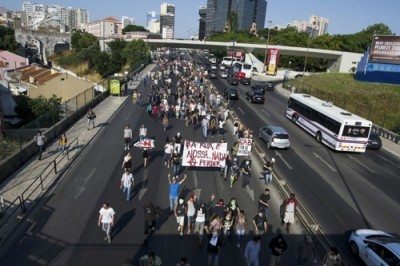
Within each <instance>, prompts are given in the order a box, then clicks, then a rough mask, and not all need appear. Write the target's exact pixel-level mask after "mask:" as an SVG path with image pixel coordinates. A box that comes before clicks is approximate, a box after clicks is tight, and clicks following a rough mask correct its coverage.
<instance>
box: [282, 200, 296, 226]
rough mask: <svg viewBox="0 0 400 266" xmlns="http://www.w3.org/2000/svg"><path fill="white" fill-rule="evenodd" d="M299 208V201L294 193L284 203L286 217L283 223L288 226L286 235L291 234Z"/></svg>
mask: <svg viewBox="0 0 400 266" xmlns="http://www.w3.org/2000/svg"><path fill="white" fill-rule="evenodd" d="M296 208H297V199H296V196H295V194H294V193H292V194H290V198H288V199H287V200H286V201H285V203H284V210H285V215H284V217H283V223H285V224H286V233H289V227H290V225H291V224H293V223H294V215H295V213H296Z"/></svg>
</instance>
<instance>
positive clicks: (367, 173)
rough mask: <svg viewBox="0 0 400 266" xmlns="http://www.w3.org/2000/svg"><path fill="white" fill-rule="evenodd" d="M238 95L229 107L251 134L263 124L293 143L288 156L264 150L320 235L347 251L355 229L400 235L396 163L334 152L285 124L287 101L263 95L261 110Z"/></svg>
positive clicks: (374, 155) (370, 154)
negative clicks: (321, 229) (286, 135)
mask: <svg viewBox="0 0 400 266" xmlns="http://www.w3.org/2000/svg"><path fill="white" fill-rule="evenodd" d="M200 61H203V60H202V59H200ZM203 62H204V61H203ZM213 83H214V84H215V85H216V86H217V88H218V89H219V91H220V92H222V91H223V89H224V88H225V87H227V84H226V81H223V80H214V81H213ZM238 89H239V93H240V100H239V101H237V102H235V103H234V104H233V109H234V110H235V111H236V114H237V115H238V116H239V117H240V119H241V120H242V121H244V122H245V123H246V125H247V126H249V127H250V128H252V129H253V130H254V131H255V132H256V131H257V130H258V128H260V127H261V126H262V125H264V124H270V125H279V126H283V127H285V128H286V129H287V130H288V132H289V135H290V136H291V142H292V148H291V149H290V150H288V151H278V152H279V155H280V156H277V154H276V151H274V150H267V149H266V145H264V144H263V147H265V150H266V152H267V153H268V154H269V155H270V156H271V157H275V158H276V159H277V160H278V165H277V167H278V170H279V171H280V172H282V173H283V174H284V176H285V178H287V180H288V181H289V183H290V184H291V185H292V186H293V187H294V189H295V190H296V192H297V193H298V194H299V195H300V197H301V198H302V199H303V200H304V201H305V203H306V204H307V206H309V208H310V210H311V211H312V213H313V214H314V215H315V216H316V218H317V219H318V221H320V223H321V225H323V227H324V229H325V230H326V231H327V232H328V233H329V234H332V235H340V234H342V236H341V237H339V238H337V237H334V239H335V240H336V242H337V243H338V246H341V247H342V249H343V250H345V247H346V240H347V239H346V237H345V236H344V235H343V233H345V232H348V231H349V230H352V229H354V228H360V227H361V228H364V227H374V228H379V229H383V230H387V231H389V232H397V233H398V232H399V231H398V230H399V228H398V225H397V222H396V221H398V220H399V219H400V213H399V212H398V210H399V207H400V206H399V204H400V198H399V196H400V195H399V193H398V191H397V187H398V185H397V186H396V185H395V184H398V182H399V179H400V177H399V174H398V173H399V168H398V165H400V163H399V160H398V158H394V157H393V156H391V155H390V154H388V153H387V152H386V151H367V152H366V153H364V154H351V153H339V152H333V151H331V150H329V149H328V148H326V147H325V146H324V145H321V144H319V143H317V142H316V141H315V140H314V139H313V137H312V136H310V135H309V134H308V133H306V132H305V131H303V130H302V129H301V128H299V127H298V126H296V125H293V124H292V123H291V122H290V121H289V120H287V119H286V118H285V116H284V112H285V109H286V102H287V98H285V97H283V96H282V95H279V94H277V93H275V92H267V93H266V102H265V104H264V105H258V104H251V103H248V102H247V101H246V100H245V99H244V93H245V92H246V91H247V90H248V87H247V86H242V85H239V86H238ZM249 117H251V119H248V118H249ZM282 158H283V159H284V160H285V161H282ZM288 165H289V166H290V167H291V168H293V169H290V168H289V167H288ZM388 217H389V219H388Z"/></svg>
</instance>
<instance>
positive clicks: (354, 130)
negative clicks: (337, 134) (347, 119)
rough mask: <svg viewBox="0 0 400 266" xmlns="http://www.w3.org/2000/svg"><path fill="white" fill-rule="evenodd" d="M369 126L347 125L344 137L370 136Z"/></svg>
mask: <svg viewBox="0 0 400 266" xmlns="http://www.w3.org/2000/svg"><path fill="white" fill-rule="evenodd" d="M368 134H369V127H360V126H345V127H344V129H343V133H342V136H343V137H357V138H368Z"/></svg>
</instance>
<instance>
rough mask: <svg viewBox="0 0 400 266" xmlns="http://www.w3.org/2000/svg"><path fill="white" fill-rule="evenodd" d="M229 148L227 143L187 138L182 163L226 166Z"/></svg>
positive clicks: (195, 165)
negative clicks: (196, 140)
mask: <svg viewBox="0 0 400 266" xmlns="http://www.w3.org/2000/svg"><path fill="white" fill-rule="evenodd" d="M227 150H228V144H227V143H219V142H218V143H210V142H195V141H190V140H185V144H184V146H183V153H182V165H183V166H194V167H224V166H225V155H226V154H227Z"/></svg>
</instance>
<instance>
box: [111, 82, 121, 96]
mask: <svg viewBox="0 0 400 266" xmlns="http://www.w3.org/2000/svg"><path fill="white" fill-rule="evenodd" d="M109 85H110V94H115V95H120V94H121V83H120V81H119V80H118V79H111V80H110V81H109Z"/></svg>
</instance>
